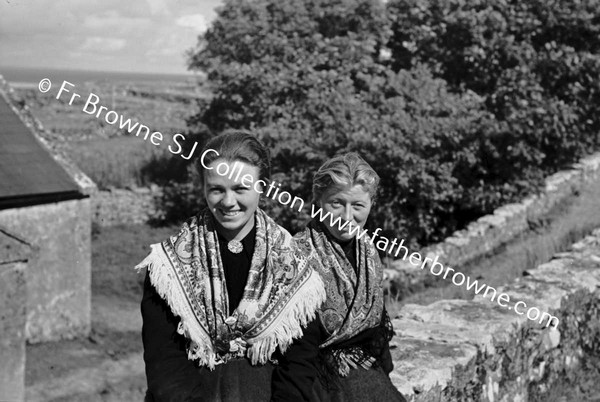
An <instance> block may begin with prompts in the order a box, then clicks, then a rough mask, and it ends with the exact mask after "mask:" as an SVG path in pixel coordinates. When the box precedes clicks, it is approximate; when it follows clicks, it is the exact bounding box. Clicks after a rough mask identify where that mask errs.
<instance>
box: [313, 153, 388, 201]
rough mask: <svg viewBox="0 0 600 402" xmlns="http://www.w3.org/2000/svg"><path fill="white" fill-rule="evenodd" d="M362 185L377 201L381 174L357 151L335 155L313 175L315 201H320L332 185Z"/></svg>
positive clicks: (336, 186) (345, 186) (338, 186)
mask: <svg viewBox="0 0 600 402" xmlns="http://www.w3.org/2000/svg"><path fill="white" fill-rule="evenodd" d="M356 185H360V186H362V187H363V188H364V189H365V190H366V191H367V192H368V193H369V195H370V196H371V201H373V202H375V199H376V198H377V190H378V188H379V175H378V174H377V172H375V170H373V168H372V167H371V165H369V164H368V163H367V162H366V161H365V160H364V159H363V158H361V156H360V155H359V154H358V153H356V152H348V153H345V154H342V155H337V156H334V157H333V158H331V159H329V160H327V161H326V162H325V163H323V165H322V166H321V167H320V168H319V170H318V171H317V173H315V176H314V177H313V187H312V192H313V203H316V202H318V201H319V200H320V199H321V197H322V196H323V194H324V193H325V191H326V190H327V189H329V188H331V187H335V188H339V189H344V188H350V187H354V186H356Z"/></svg>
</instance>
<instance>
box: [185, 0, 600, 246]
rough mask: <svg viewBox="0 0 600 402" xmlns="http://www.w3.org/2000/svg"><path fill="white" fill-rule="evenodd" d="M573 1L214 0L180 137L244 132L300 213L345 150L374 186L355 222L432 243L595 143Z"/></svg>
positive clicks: (582, 19) (587, 30)
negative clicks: (191, 112)
mask: <svg viewBox="0 0 600 402" xmlns="http://www.w3.org/2000/svg"><path fill="white" fill-rule="evenodd" d="M547 3H548V4H547ZM582 4H584V6H583V7H574V6H571V5H569V4H568V2H566V1H564V0H555V1H550V2H544V1H542V0H534V1H531V2H526V4H523V3H522V2H517V1H512V0H477V1H468V2H467V1H464V0H390V2H388V3H387V4H384V3H383V2H381V1H378V0H333V1H326V0H302V1H299V0H226V1H225V3H224V5H223V7H222V8H221V9H220V11H219V12H218V15H217V18H216V20H215V21H214V22H213V24H212V26H211V27H210V28H209V29H208V31H206V33H205V34H203V35H202V36H201V37H200V38H199V41H198V44H197V46H196V47H195V48H194V49H193V50H191V51H190V59H189V60H190V62H189V65H190V68H191V69H200V70H203V71H204V72H206V73H207V74H208V79H209V81H210V84H211V86H212V92H213V97H212V99H211V100H210V102H209V103H208V104H207V105H204V106H203V107H202V108H201V109H200V111H199V113H197V114H196V115H195V116H193V117H192V118H191V119H190V120H189V127H190V130H191V131H192V132H195V133H197V135H198V136H199V137H200V138H202V140H206V139H208V138H209V137H211V136H212V135H215V134H216V133H218V132H220V131H221V130H223V129H225V128H248V129H253V130H255V131H256V132H257V133H258V135H259V137H260V138H261V140H263V141H264V142H265V143H266V145H267V146H268V147H269V148H270V149H271V150H272V157H273V164H274V171H275V180H277V181H278V182H280V183H283V187H285V189H286V190H288V191H290V192H291V193H292V194H294V195H298V196H300V197H302V198H304V199H305V200H306V201H309V200H310V188H311V186H310V184H311V180H312V175H313V173H314V171H315V170H316V169H317V167H318V166H319V165H320V164H321V163H322V162H323V161H324V160H325V159H327V158H329V157H331V156H333V155H335V154H337V153H340V152H346V151H358V152H359V153H360V154H361V155H362V156H363V157H365V159H366V160H367V161H368V162H369V163H370V164H371V165H372V166H373V167H374V168H375V170H376V171H377V172H378V173H379V174H380V176H381V177H382V183H381V191H380V195H379V199H378V202H377V204H376V205H375V207H374V209H373V212H372V214H373V219H371V225H372V226H373V227H377V226H379V227H382V228H383V229H385V230H386V231H387V233H386V234H387V235H394V236H401V237H404V238H407V239H409V242H410V243H411V244H412V245H413V246H417V245H423V244H425V243H429V242H432V241H438V240H441V239H442V238H444V237H446V236H448V235H449V234H451V233H452V232H453V231H454V230H456V229H457V228H460V227H463V226H464V225H465V224H466V223H468V222H470V221H471V220H472V219H474V218H476V217H478V216H480V215H482V214H485V213H489V212H491V210H493V208H495V207H497V206H499V205H501V204H503V203H506V202H511V201H514V200H516V199H518V198H520V197H521V196H523V195H524V194H525V193H526V192H529V191H531V190H533V189H536V188H538V187H539V186H540V185H541V184H542V183H543V176H544V175H545V174H547V172H548V171H550V170H552V169H555V168H556V166H557V165H558V164H562V163H567V162H570V161H572V160H573V159H574V158H575V157H576V156H577V155H580V154H581V153H582V152H583V151H584V150H585V148H586V147H588V146H596V145H597V137H595V136H593V135H591V132H592V131H591V130H592V129H593V128H594V127H596V126H597V125H598V122H599V120H598V119H599V117H597V116H596V114H595V113H594V109H593V105H594V103H593V102H596V101H597V100H598V99H597V98H598V93H599V91H598V79H597V74H598V73H597V72H598V71H599V70H598V69H597V68H596V67H597V60H596V56H595V52H596V51H597V49H598V47H599V44H598V43H596V42H597V41H598V35H597V25H598V24H597V21H596V19H597V17H595V16H597V15H598V13H597V10H596V8H597V6H596V5H595V3H594V2H592V1H584V2H582ZM553 6H556V7H557V9H558V11H557V10H555V9H553V8H552V7H553ZM573 29H577V33H578V35H572V34H571V32H572V30H573ZM581 37H583V38H587V39H589V40H581V39H580V38H581ZM596 132H598V130H596ZM184 198H185V197H184ZM187 199H193V197H188V198H187ZM269 208H270V210H271V212H273V213H274V214H275V215H277V217H278V220H279V221H280V222H282V223H284V224H285V225H286V226H288V228H290V229H292V230H296V229H298V228H299V227H300V226H301V224H302V223H303V222H304V220H305V219H306V214H304V215H303V214H298V213H297V212H296V211H293V210H290V209H289V208H288V207H285V206H281V205H278V204H277V203H276V202H275V203H271V205H270V206H269Z"/></svg>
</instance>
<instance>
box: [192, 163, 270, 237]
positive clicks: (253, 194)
mask: <svg viewBox="0 0 600 402" xmlns="http://www.w3.org/2000/svg"><path fill="white" fill-rule="evenodd" d="M222 164H224V165H227V170H226V169H225V166H221V167H220V168H219V172H221V173H224V172H225V171H227V172H232V169H234V165H235V170H234V173H233V174H230V173H227V174H226V175H221V174H219V173H217V167H218V166H219V165H222ZM208 167H209V168H211V167H212V168H213V169H210V170H209V169H206V170H205V171H204V197H205V198H206V202H207V204H208V208H210V211H211V212H212V214H213V215H214V217H215V220H216V221H217V224H218V225H217V228H218V230H219V233H221V234H222V235H224V236H225V237H227V238H228V240H231V239H233V238H234V237H235V236H237V235H240V234H241V236H238V237H244V236H245V235H246V234H247V233H249V232H250V231H251V230H252V227H253V226H254V212H255V211H256V209H257V208H258V201H259V199H260V193H258V192H257V191H256V190H255V189H254V183H255V182H256V181H257V180H259V169H258V167H256V166H252V165H249V164H247V163H244V162H241V161H236V162H230V161H226V160H224V159H217V160H215V161H214V162H212V163H211V164H210V165H208ZM238 171H239V172H240V173H239V175H238V173H237V172H238ZM246 175H250V176H251V177H252V181H250V180H248V177H247V176H246ZM229 176H231V178H229ZM236 177H237V178H238V180H237V181H235V179H236ZM243 177H246V179H245V180H244V181H243V184H242V178H243Z"/></svg>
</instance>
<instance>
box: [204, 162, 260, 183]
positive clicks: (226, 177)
mask: <svg viewBox="0 0 600 402" xmlns="http://www.w3.org/2000/svg"><path fill="white" fill-rule="evenodd" d="M208 167H209V168H212V169H205V170H204V180H205V182H206V183H207V184H208V183H215V184H217V183H218V184H222V185H224V184H228V185H236V184H241V183H242V180H243V179H244V177H246V179H244V180H245V184H246V185H248V184H249V185H250V186H252V184H253V183H254V181H256V180H258V178H259V177H258V176H259V169H258V167H257V166H254V165H250V164H248V163H246V162H242V161H239V160H236V161H229V160H225V159H216V160H215V161H213V162H212V163H211V164H209V165H208ZM248 176H250V177H251V179H250V178H249V177H248Z"/></svg>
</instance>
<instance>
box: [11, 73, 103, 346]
mask: <svg viewBox="0 0 600 402" xmlns="http://www.w3.org/2000/svg"><path fill="white" fill-rule="evenodd" d="M16 105H17V103H16V102H15V101H14V94H13V93H12V91H11V89H10V88H9V86H8V85H7V83H6V82H5V81H4V79H3V78H2V76H0V228H2V229H3V230H6V231H7V232H10V233H12V234H14V235H16V236H18V238H20V239H23V241H24V242H26V244H28V245H29V246H31V247H32V248H33V249H34V250H35V253H33V256H31V258H29V260H28V266H27V269H26V270H25V274H24V277H25V288H26V305H25V309H24V313H25V314H26V320H25V331H24V332H25V337H26V339H27V341H28V342H32V343H33V342H41V341H49V340H57V339H68V338H73V337H76V336H82V335H87V334H88V333H89V330H90V310H91V199H90V195H91V194H93V192H94V191H95V185H94V183H93V182H91V180H90V179H89V178H87V176H85V175H84V174H83V173H81V171H79V170H78V169H77V168H76V167H75V166H73V165H71V164H70V163H69V162H68V161H66V159H64V158H62V157H61V156H60V155H59V154H58V153H57V152H55V151H53V150H52V149H51V147H50V146H49V145H48V144H47V143H46V142H45V141H44V139H43V137H42V133H43V129H42V127H41V124H40V123H39V122H37V121H36V120H35V119H34V118H33V117H32V116H31V114H30V113H29V111H28V109H27V107H26V106H25V107H21V108H19V107H17V106H16ZM0 300H4V299H0ZM5 307H6V306H4V305H2V306H0V309H2V310H4V309H5Z"/></svg>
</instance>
